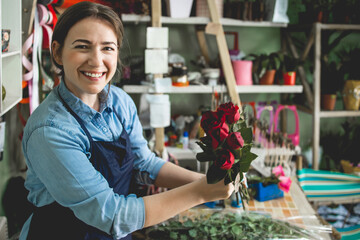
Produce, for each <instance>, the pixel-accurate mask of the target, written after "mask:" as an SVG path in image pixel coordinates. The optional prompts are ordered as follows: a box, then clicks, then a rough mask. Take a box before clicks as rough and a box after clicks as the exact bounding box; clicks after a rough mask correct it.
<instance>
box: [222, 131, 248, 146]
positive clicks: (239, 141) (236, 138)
mask: <svg viewBox="0 0 360 240" xmlns="http://www.w3.org/2000/svg"><path fill="white" fill-rule="evenodd" d="M226 144H227V145H228V146H229V148H230V149H231V150H236V149H239V148H241V147H242V146H244V139H243V138H242V136H241V133H240V132H232V133H230V134H229V135H228V136H227V138H226Z"/></svg>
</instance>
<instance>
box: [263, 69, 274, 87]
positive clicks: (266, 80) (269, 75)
mask: <svg viewBox="0 0 360 240" xmlns="http://www.w3.org/2000/svg"><path fill="white" fill-rule="evenodd" d="M275 73H276V70H268V71H266V73H265V74H264V76H262V77H261V78H260V85H272V84H273V83H274V79H275Z"/></svg>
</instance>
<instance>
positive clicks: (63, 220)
mask: <svg viewBox="0 0 360 240" xmlns="http://www.w3.org/2000/svg"><path fill="white" fill-rule="evenodd" d="M59 97H60V100H61V101H62V103H63V104H64V106H65V107H66V109H67V110H68V111H69V112H70V113H71V115H73V116H74V117H75V119H76V120H77V121H78V123H79V124H80V125H81V128H82V129H83V130H84V132H85V133H86V135H87V137H88V139H89V141H90V149H89V152H90V153H91V157H90V162H91V163H92V165H93V166H94V168H95V169H96V170H97V171H99V172H100V173H101V174H102V175H103V176H104V177H105V178H106V180H107V181H108V183H109V186H110V187H111V188H113V189H114V192H115V193H118V194H119V195H125V196H126V195H128V194H129V187H130V180H131V177H132V169H133V161H134V155H133V153H132V151H131V146H130V140H129V135H128V134H127V132H126V131H125V128H124V126H123V131H122V133H121V135H120V138H119V139H118V140H117V141H111V142H107V141H93V139H92V137H91V135H90V133H89V131H88V130H87V129H86V127H85V125H84V123H83V121H82V120H81V119H80V117H79V116H78V115H77V114H76V113H75V112H73V111H72V109H71V108H70V107H69V106H68V105H67V104H66V102H65V101H64V100H63V99H62V97H61V96H60V95H59ZM115 114H116V112H115ZM89 211H92V210H91V209H89ZM27 239H29V240H32V239H33V240H42V239H44V240H45V239H46V240H48V239H52V240H55V239H56V240H57V239H59V240H60V239H61V240H95V239H96V240H97V239H99V240H110V239H113V238H112V236H110V235H108V234H107V233H105V232H103V231H101V230H99V229H97V228H94V227H92V226H89V225H87V224H86V223H84V222H82V221H81V220H79V219H78V218H77V217H76V216H75V215H74V213H73V211H72V210H71V209H70V208H66V207H63V206H61V205H60V204H58V203H57V202H54V203H52V204H49V205H46V206H43V207H40V208H35V210H34V213H33V216H32V219H31V223H30V228H29V233H28V237H27ZM121 239H122V240H131V234H129V235H127V236H126V237H124V238H121Z"/></svg>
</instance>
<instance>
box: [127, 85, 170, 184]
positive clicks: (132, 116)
mask: <svg viewBox="0 0 360 240" xmlns="http://www.w3.org/2000/svg"><path fill="white" fill-rule="evenodd" d="M124 94H126V93H125V92H124ZM126 99H127V100H126V104H124V105H126V106H128V108H127V110H128V113H127V114H128V118H129V121H126V123H125V128H126V131H127V133H128V134H129V136H130V142H131V148H132V150H133V153H134V154H135V161H134V169H136V170H139V171H140V172H147V173H148V175H149V177H150V178H151V179H152V180H155V179H156V177H157V175H158V173H159V171H160V169H161V167H162V166H163V165H164V163H165V161H164V160H163V159H161V158H159V157H156V156H155V154H154V153H153V152H152V151H150V149H149V147H148V142H147V141H146V139H145V138H144V136H143V128H142V126H141V123H140V120H139V117H138V114H137V110H136V106H135V103H134V102H133V100H132V99H131V97H130V96H129V95H127V94H126Z"/></svg>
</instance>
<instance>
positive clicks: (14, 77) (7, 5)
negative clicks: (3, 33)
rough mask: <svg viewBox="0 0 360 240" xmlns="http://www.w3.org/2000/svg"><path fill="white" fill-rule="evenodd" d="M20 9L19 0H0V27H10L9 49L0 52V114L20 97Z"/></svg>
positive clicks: (7, 109)
mask: <svg viewBox="0 0 360 240" xmlns="http://www.w3.org/2000/svg"><path fill="white" fill-rule="evenodd" d="M21 9H22V8H21V0H13V1H9V0H1V1H0V14H1V18H0V26H1V29H10V42H9V51H8V52H5V53H2V52H0V71H1V72H0V83H1V84H0V85H1V86H4V88H5V90H6V96H5V99H4V101H2V91H0V100H1V103H0V116H2V115H3V114H5V113H6V112H7V111H9V110H10V109H11V108H12V107H14V106H15V105H16V104H17V103H18V102H19V101H20V100H21V99H22V84H21V80H22V65H21V56H22V54H21V47H22V42H21V36H22V31H21V29H22V28H21V25H22V22H21V19H22V18H21Z"/></svg>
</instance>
